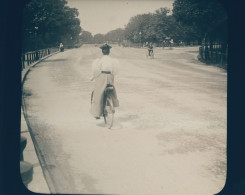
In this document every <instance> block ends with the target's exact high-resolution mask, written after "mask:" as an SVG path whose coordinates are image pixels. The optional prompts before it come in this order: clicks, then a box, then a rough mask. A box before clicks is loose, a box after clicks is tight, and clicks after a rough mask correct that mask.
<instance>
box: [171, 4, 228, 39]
mask: <svg viewBox="0 0 245 195" xmlns="http://www.w3.org/2000/svg"><path fill="white" fill-rule="evenodd" d="M173 16H174V17H175V18H176V20H177V21H179V22H180V23H181V24H182V25H183V26H184V27H185V28H188V29H192V31H193V32H194V34H195V35H196V36H198V37H201V38H203V37H206V39H209V40H210V41H215V40H219V41H222V42H226V41H227V14H226V11H225V9H224V7H223V6H222V5H221V4H220V3H219V2H218V1H217V0H175V2H174V4H173Z"/></svg>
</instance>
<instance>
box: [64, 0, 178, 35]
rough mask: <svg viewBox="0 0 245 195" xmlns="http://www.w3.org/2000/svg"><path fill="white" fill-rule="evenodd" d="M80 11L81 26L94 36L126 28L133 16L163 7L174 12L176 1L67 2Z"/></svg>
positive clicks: (71, 0)
mask: <svg viewBox="0 0 245 195" xmlns="http://www.w3.org/2000/svg"><path fill="white" fill-rule="evenodd" d="M67 2H68V4H67V5H68V6H69V7H71V8H77V9H78V11H79V16H78V17H79V19H80V25H81V27H82V29H83V30H86V31H89V32H91V33H92V35H95V34H98V33H101V34H106V33H107V32H109V31H111V30H115V29H117V28H124V27H125V25H127V24H128V22H129V20H130V18H131V17H132V16H136V15H138V14H143V13H153V12H154V11H155V10H157V9H159V8H161V7H168V8H170V10H172V7H173V2H174V0H128V1H127V0H67Z"/></svg>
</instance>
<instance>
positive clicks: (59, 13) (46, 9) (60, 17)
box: [22, 0, 81, 51]
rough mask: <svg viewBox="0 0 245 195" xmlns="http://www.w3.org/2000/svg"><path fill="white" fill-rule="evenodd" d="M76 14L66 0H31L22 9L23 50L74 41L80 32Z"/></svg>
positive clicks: (72, 42) (75, 10)
mask: <svg viewBox="0 0 245 195" xmlns="http://www.w3.org/2000/svg"><path fill="white" fill-rule="evenodd" d="M78 14H79V13H78V10H77V9H76V8H70V7H68V6H67V1H66V0H42V1H39V0H31V1H30V2H29V3H28V4H27V5H26V6H25V8H24V11H23V19H22V21H23V25H22V27H23V29H22V37H23V39H22V40H23V50H24V51H28V50H34V49H40V48H45V47H52V46H56V45H57V44H58V43H59V42H63V43H65V44H74V43H76V42H77V41H78V39H79V34H80V32H81V27H80V21H79V19H78Z"/></svg>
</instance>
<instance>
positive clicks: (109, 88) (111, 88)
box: [105, 84, 114, 90]
mask: <svg viewBox="0 0 245 195" xmlns="http://www.w3.org/2000/svg"><path fill="white" fill-rule="evenodd" d="M105 89H106V90H114V86H113V85H110V84H109V85H107V86H106V88H105Z"/></svg>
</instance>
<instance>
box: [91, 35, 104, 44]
mask: <svg viewBox="0 0 245 195" xmlns="http://www.w3.org/2000/svg"><path fill="white" fill-rule="evenodd" d="M93 42H94V43H97V44H101V43H104V42H105V35H103V34H100V33H99V34H96V35H94V39H93Z"/></svg>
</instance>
